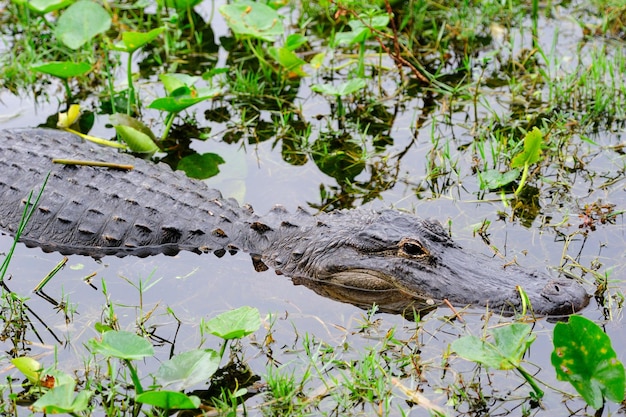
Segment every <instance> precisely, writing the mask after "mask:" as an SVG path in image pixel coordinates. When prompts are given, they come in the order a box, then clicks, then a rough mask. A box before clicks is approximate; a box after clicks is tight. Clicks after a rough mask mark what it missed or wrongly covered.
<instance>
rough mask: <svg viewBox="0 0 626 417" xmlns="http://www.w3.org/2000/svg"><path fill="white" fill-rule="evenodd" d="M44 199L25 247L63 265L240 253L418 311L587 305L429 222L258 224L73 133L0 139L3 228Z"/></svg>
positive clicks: (244, 211) (168, 173) (329, 219)
mask: <svg viewBox="0 0 626 417" xmlns="http://www.w3.org/2000/svg"><path fill="white" fill-rule="evenodd" d="M53 158H66V159H76V160H89V161H105V162H116V163H120V164H131V165H134V169H133V170H131V171H117V170H111V169H106V168H96V167H90V166H71V165H59V164H55V163H53V162H52V159H53ZM48 173H49V178H48V182H47V184H46V186H45V189H44V192H43V194H42V197H41V200H40V202H39V204H38V206H37V207H36V208H35V210H34V211H33V215H32V218H31V219H30V222H29V223H28V225H27V226H26V229H25V231H24V233H23V234H22V236H21V240H22V241H23V242H24V243H25V244H26V245H28V246H37V247H41V248H42V249H43V250H45V251H58V252H61V253H63V254H81V255H89V256H92V257H96V258H99V257H103V256H107V255H115V256H126V255H137V256H147V255H153V254H158V253H164V254H168V255H173V254H176V253H178V252H179V251H181V250H189V251H193V252H197V253H202V252H213V253H215V254H216V255H218V256H222V255H224V254H225V253H226V252H231V253H234V252H238V251H245V252H247V253H249V254H251V256H252V259H253V261H254V264H255V266H256V268H257V270H262V269H266V268H267V267H272V268H274V269H275V270H276V271H277V272H278V273H282V274H285V275H287V276H290V277H293V278H294V280H295V279H298V280H303V279H304V280H312V281H321V282H332V283H336V284H339V285H340V286H341V287H342V288H351V287H352V288H355V289H358V290H360V291H370V292H377V291H381V292H384V291H389V290H394V291H398V290H399V291H400V292H402V293H405V294H409V295H410V296H411V297H413V298H415V299H416V300H420V301H424V302H427V303H431V304H432V303H433V302H434V303H435V304H437V303H439V302H441V301H442V300H444V299H447V300H449V301H450V302H451V303H452V304H455V305H460V306H465V305H469V304H473V305H479V306H486V305H488V306H490V307H491V308H492V309H494V310H501V311H509V312H510V311H512V310H515V309H519V308H520V306H521V301H520V296H519V293H518V291H517V289H516V287H517V286H520V287H521V288H523V289H524V291H525V292H526V293H527V294H528V296H529V298H530V301H531V303H532V306H533V308H534V310H535V312H536V313H538V314H545V315H563V314H571V313H573V312H575V311H577V310H580V309H581V308H583V307H584V306H585V305H586V304H587V302H588V299H589V297H588V295H587V293H586V291H585V289H584V288H583V287H582V286H580V285H579V284H578V283H576V282H574V281H572V280H570V279H565V278H554V279H552V278H550V277H549V276H547V275H546V274H543V273H538V272H534V271H529V270H526V269H523V268H521V267H518V266H509V267H506V268H504V266H503V262H502V261H501V260H499V259H495V258H489V257H486V256H483V255H480V254H475V253H472V252H470V251H467V250H465V249H463V248H461V247H460V246H459V245H458V244H456V243H455V242H454V241H453V240H452V239H451V238H450V237H449V236H448V234H447V233H446V232H445V230H444V229H443V228H442V226H441V225H440V224H439V223H438V222H437V221H433V220H424V219H420V218H418V217H415V216H412V215H409V214H405V213H401V212H398V211H393V210H384V211H381V212H374V211H368V210H362V209H355V210H342V211H336V212H332V213H328V214H325V213H322V214H319V215H315V216H313V215H311V214H309V213H307V212H306V211H304V210H298V211H296V212H295V213H288V212H287V211H286V210H285V209H284V208H281V207H280V206H277V207H276V208H274V209H273V210H271V211H270V212H269V213H267V214H266V215H264V216H258V215H257V214H255V213H254V212H253V211H252V209H251V208H250V207H248V206H243V207H241V206H239V204H237V202H235V201H234V200H230V199H224V198H222V196H221V194H220V193H219V191H216V190H212V189H210V188H208V187H207V186H206V185H205V184H204V183H202V182H200V181H196V180H192V179H189V178H187V177H186V176H185V175H184V174H183V173H182V172H172V170H171V169H170V168H169V167H168V166H166V165H164V164H153V163H150V162H146V161H143V160H141V159H137V158H134V157H133V156H131V155H127V154H122V153H119V152H117V151H116V150H113V149H109V148H103V147H99V146H96V145H93V144H90V143H86V142H84V141H83V140H82V139H80V138H79V137H77V136H75V135H72V134H70V133H65V132H59V131H52V130H44V129H32V130H7V131H0V174H1V175H0V228H2V229H3V230H5V231H8V232H10V233H15V231H16V230H17V227H18V224H19V221H20V218H21V216H22V213H23V211H24V207H25V204H26V202H27V196H28V194H29V193H30V192H31V190H32V191H34V195H36V194H37V193H38V191H39V190H40V189H41V186H42V184H43V182H44V180H45V178H46V176H47V175H48Z"/></svg>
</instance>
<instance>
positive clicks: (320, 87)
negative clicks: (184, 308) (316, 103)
mask: <svg viewBox="0 0 626 417" xmlns="http://www.w3.org/2000/svg"><path fill="white" fill-rule="evenodd" d="M366 85H367V82H366V81H365V80H364V79H363V78H353V79H351V80H349V81H346V82H344V83H341V84H339V85H338V86H334V85H332V84H313V85H312V86H311V90H313V91H315V92H317V93H321V94H328V95H331V96H337V97H343V96H347V95H348V94H352V93H356V92H357V91H359V90H362V89H363V88H365V86H366Z"/></svg>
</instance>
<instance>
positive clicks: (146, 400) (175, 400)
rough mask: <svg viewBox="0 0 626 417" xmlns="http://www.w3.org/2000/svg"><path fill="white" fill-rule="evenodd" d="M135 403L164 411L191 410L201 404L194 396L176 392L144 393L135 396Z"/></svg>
mask: <svg viewBox="0 0 626 417" xmlns="http://www.w3.org/2000/svg"><path fill="white" fill-rule="evenodd" d="M135 401H137V402H138V403H142V404H149V405H151V406H154V407H160V408H163V409H165V410H172V409H177V410H193V409H196V408H198V407H200V402H201V401H200V398H198V397H196V396H195V395H191V396H187V395H185V394H183V393H182V392H177V391H146V392H143V393H141V394H139V395H137V397H136V398H135Z"/></svg>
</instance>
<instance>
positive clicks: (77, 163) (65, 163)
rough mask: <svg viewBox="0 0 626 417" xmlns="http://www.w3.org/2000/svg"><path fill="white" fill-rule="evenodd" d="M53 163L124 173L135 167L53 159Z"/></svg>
mask: <svg viewBox="0 0 626 417" xmlns="http://www.w3.org/2000/svg"><path fill="white" fill-rule="evenodd" d="M52 162H53V163H55V164H62V165H85V166H90V167H103V168H111V169H121V170H124V171H130V170H132V169H134V168H135V167H134V166H133V165H126V164H116V163H113V162H100V161H80V160H77V159H53V160H52Z"/></svg>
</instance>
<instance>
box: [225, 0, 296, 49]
mask: <svg viewBox="0 0 626 417" xmlns="http://www.w3.org/2000/svg"><path fill="white" fill-rule="evenodd" d="M219 10H220V13H221V14H222V16H224V19H225V20H226V23H227V24H228V26H229V27H230V29H231V30H232V31H233V33H235V34H236V35H239V36H251V37H253V38H257V39H262V40H264V41H268V42H273V41H274V40H276V37H278V36H282V35H283V34H284V33H285V28H284V26H283V22H282V16H281V15H280V14H278V12H277V11H276V10H274V9H272V8H271V7H269V6H267V5H265V4H263V3H257V2H252V1H239V2H237V3H233V4H225V5H223V6H221V7H220V9H219Z"/></svg>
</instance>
